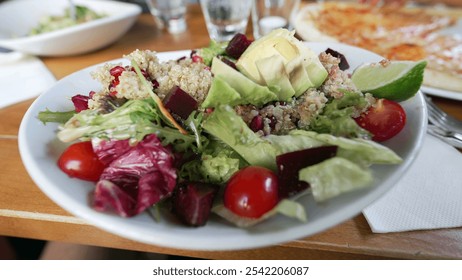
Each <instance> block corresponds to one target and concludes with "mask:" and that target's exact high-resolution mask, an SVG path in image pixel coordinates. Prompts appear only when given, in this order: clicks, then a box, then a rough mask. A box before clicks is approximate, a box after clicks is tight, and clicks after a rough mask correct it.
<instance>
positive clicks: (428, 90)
mask: <svg viewBox="0 0 462 280" xmlns="http://www.w3.org/2000/svg"><path fill="white" fill-rule="evenodd" d="M420 90H421V91H422V92H423V93H425V94H429V95H433V96H438V97H444V98H448V99H454V100H461V101H462V91H459V92H457V91H450V90H444V89H440V88H434V87H427V86H422V87H421V88H420Z"/></svg>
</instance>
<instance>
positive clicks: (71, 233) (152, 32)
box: [0, 6, 462, 259]
mask: <svg viewBox="0 0 462 280" xmlns="http://www.w3.org/2000/svg"><path fill="white" fill-rule="evenodd" d="M187 22H188V31H187V32H185V33H183V34H180V35H170V34H167V33H165V32H163V31H159V30H157V29H156V27H155V25H154V21H153V19H152V17H151V15H149V14H143V15H141V16H140V17H139V20H138V21H137V22H136V24H135V25H134V27H133V28H132V29H131V30H130V31H129V32H128V33H127V34H126V35H125V36H124V37H123V38H122V39H121V40H119V41H118V42H117V43H115V44H113V45H111V46H109V47H108V48H105V49H102V50H99V51H96V52H93V53H89V54H84V55H80V56H72V57H61V58H45V57H44V58H43V61H44V62H45V64H46V65H47V67H48V68H49V69H50V70H51V71H52V73H53V74H54V75H55V77H56V78H57V79H60V78H62V77H64V76H66V75H68V74H70V73H73V72H75V71H78V70H80V69H82V68H84V67H87V66H90V65H93V64H96V63H100V62H104V61H107V60H111V59H116V58H120V57H121V56H122V55H123V54H127V53H130V52H131V51H133V50H134V49H153V50H157V51H171V50H180V49H192V48H199V47H203V46H205V45H207V44H208V42H209V37H208V34H207V31H206V28H205V24H204V22H203V19H202V14H201V12H200V10H199V8H198V7H197V6H193V7H190V9H189V12H188V19H187ZM83 43H84V42H83ZM435 100H436V102H437V103H438V104H439V105H440V106H441V107H443V108H444V109H445V110H446V111H447V112H449V113H451V114H452V115H454V116H456V117H458V118H459V119H462V102H459V101H453V100H445V99H439V98H435ZM32 101H33V100H28V101H25V102H22V103H19V104H15V105H13V106H10V107H7V108H4V109H0V120H1V121H0V236H1V235H4V236H14V237H24V238H32V239H41V240H55V241H63V242H71V243H79V244H88V245H98V246H104V247H113V248H122V249H130V250H137V251H146V252H158V253H165V254H171V255H181V256H190V257H198V258H206V259H361V258H363V259H380V258H385V259H390V258H400V259H462V228H456V229H443V230H431V231H415V232H406V233H390V234H374V233H372V232H371V230H370V228H369V225H368V224H367V222H366V220H365V218H364V217H363V216H362V215H358V216H357V217H355V218H353V219H351V220H348V221H346V222H344V223H342V224H340V225H338V226H336V227H333V228H331V229H329V230H327V231H325V232H323V233H320V234H317V235H314V236H311V237H307V238H304V239H300V240H295V241H292V242H288V243H286V244H281V245H278V246H273V247H268V248H262V249H257V250H244V251H225V252H216V251H214V252H207V251H187V250H174V249H169V248H162V247H158V246H150V245H146V244H141V243H138V242H134V241H131V240H127V239H124V238H121V237H118V236H115V235H112V234H109V233H107V232H105V231H102V230H99V229H97V228H95V227H94V226H91V225H89V224H87V223H86V222H85V221H84V220H82V219H80V218H76V217H74V216H72V215H70V214H69V213H67V212H66V211H64V210H63V209H62V208H60V207H59V206H57V205H56V204H55V203H54V202H52V201H51V200H50V199H48V198H47V197H46V196H45V195H44V194H43V193H42V192H41V191H40V189H39V188H38V187H37V186H36V185H35V184H34V183H33V182H32V180H31V178H30V177H29V175H28V174H27V172H26V170H25V169H24V166H23V164H22V162H21V158H20V156H19V151H18V129H19V125H20V122H21V119H22V117H23V115H24V113H25V111H26V110H27V109H28V107H29V106H30V105H31V103H32Z"/></svg>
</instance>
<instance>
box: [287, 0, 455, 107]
mask: <svg viewBox="0 0 462 280" xmlns="http://www.w3.org/2000/svg"><path fill="white" fill-rule="evenodd" d="M314 5H315V4H314ZM314 5H307V6H305V7H304V8H302V9H301V10H300V11H299V12H298V13H296V14H295V15H294V17H293V18H292V20H291V23H292V25H293V26H294V27H295V30H296V31H297V34H298V35H299V36H301V37H302V38H304V39H306V38H311V37H313V38H318V39H317V40H316V41H318V42H334V41H335V39H334V38H332V37H330V36H324V35H322V34H313V33H307V31H306V30H305V28H304V25H305V24H304V23H303V21H302V18H303V16H304V15H305V14H306V13H307V11H310V10H312V9H316V6H314ZM439 33H441V34H446V35H458V36H462V18H460V19H459V20H458V21H457V23H456V24H455V25H453V26H451V27H448V28H445V29H443V30H441V31H439ZM421 90H422V92H423V93H425V94H429V95H433V96H438V97H444V98H448V99H454V100H462V89H460V91H452V90H445V89H441V88H435V87H430V86H422V88H421Z"/></svg>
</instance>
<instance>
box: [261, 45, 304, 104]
mask: <svg viewBox="0 0 462 280" xmlns="http://www.w3.org/2000/svg"><path fill="white" fill-rule="evenodd" d="M255 65H256V66H257V69H258V72H259V73H260V76H261V77H262V78H263V80H264V81H265V83H266V85H267V86H268V87H269V88H270V89H271V90H272V91H273V92H274V93H276V95H277V96H278V100H279V101H289V100H290V99H291V98H292V96H294V94H295V90H294V88H293V87H292V85H291V82H290V79H289V75H288V74H287V71H286V67H285V66H284V60H283V58H282V57H281V55H278V54H276V55H273V56H270V57H266V58H262V59H260V60H257V61H256V62H255Z"/></svg>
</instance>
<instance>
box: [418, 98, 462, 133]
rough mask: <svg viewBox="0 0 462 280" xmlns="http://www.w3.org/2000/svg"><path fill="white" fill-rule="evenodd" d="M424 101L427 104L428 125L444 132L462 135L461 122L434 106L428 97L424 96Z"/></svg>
mask: <svg viewBox="0 0 462 280" xmlns="http://www.w3.org/2000/svg"><path fill="white" fill-rule="evenodd" d="M425 101H426V103H427V110H428V120H429V122H430V123H432V124H434V125H436V126H438V127H440V128H441V129H443V130H445V131H453V132H455V133H458V134H462V121H459V120H457V119H456V118H454V117H451V116H449V115H448V114H447V113H446V112H444V111H443V110H441V109H440V108H439V107H438V106H436V104H435V103H433V102H432V100H431V98H430V97H428V96H425Z"/></svg>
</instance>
